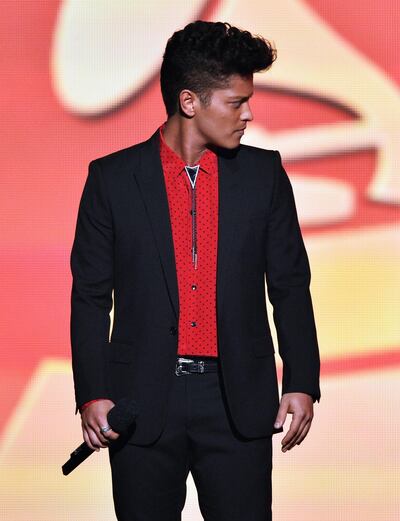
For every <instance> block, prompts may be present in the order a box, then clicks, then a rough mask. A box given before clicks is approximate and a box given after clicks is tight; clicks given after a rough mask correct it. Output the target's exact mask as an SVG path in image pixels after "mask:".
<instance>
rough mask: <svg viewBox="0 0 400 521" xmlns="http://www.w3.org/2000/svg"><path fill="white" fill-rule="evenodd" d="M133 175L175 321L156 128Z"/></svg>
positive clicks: (175, 282)
mask: <svg viewBox="0 0 400 521" xmlns="http://www.w3.org/2000/svg"><path fill="white" fill-rule="evenodd" d="M134 175H135V178H136V181H137V184H138V186H139V190H140V192H141V195H142V197H143V201H144V203H145V206H146V209H147V214H148V218H149V220H150V223H151V228H152V230H153V235H154V239H155V241H156V244H157V248H158V251H159V254H160V262H161V266H162V269H163V273H164V277H165V281H166V284H167V287H168V292H169V297H170V301H171V305H172V308H173V311H174V313H175V316H176V319H177V320H178V316H179V298H178V280H177V275H176V264H175V252H174V243H173V237H172V227H171V220H170V215H169V206H168V196H167V189H166V186H165V181H164V173H163V170H162V165H161V159H160V153H159V145H158V130H157V131H156V132H155V133H154V134H153V135H152V136H151V138H150V139H149V140H148V141H146V142H145V143H144V144H143V150H142V153H141V161H140V166H139V169H138V171H136V172H134Z"/></svg>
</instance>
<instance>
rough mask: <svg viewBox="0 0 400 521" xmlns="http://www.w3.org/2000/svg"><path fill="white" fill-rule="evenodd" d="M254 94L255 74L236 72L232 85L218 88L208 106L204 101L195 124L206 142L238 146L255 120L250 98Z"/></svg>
mask: <svg viewBox="0 0 400 521" xmlns="http://www.w3.org/2000/svg"><path fill="white" fill-rule="evenodd" d="M252 95H253V75H252V74H251V75H250V76H246V77H243V76H239V75H236V74H235V75H232V76H231V77H230V83H229V85H228V87H224V88H222V89H215V90H214V91H212V93H211V100H210V102H209V104H208V105H203V104H202V103H201V102H200V101H199V103H198V106H197V110H196V114H195V117H194V123H195V127H196V130H197V132H198V137H199V140H201V141H203V143H204V144H205V145H214V146H218V147H223V148H236V147H237V146H238V145H239V144H240V138H241V137H242V136H243V134H244V129H245V128H246V125H247V122H248V121H251V120H252V119H253V114H252V112H251V110H250V105H249V99H250V97H251V96H252Z"/></svg>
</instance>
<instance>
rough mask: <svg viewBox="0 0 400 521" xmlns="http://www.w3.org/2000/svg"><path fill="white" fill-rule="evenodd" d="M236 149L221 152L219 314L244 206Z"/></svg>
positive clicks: (219, 172) (219, 184) (219, 165)
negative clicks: (225, 152) (236, 232)
mask: <svg viewBox="0 0 400 521" xmlns="http://www.w3.org/2000/svg"><path fill="white" fill-rule="evenodd" d="M239 174H240V172H239V169H238V166H237V161H236V156H235V152H234V151H233V152H232V153H230V152H228V153H227V154H224V155H221V153H219V154H218V249H217V316H221V314H222V304H223V298H224V295H225V287H226V285H227V284H228V281H229V280H231V276H230V265H231V259H232V255H231V249H232V244H233V242H234V240H235V231H236V230H237V226H238V223H239V219H240V211H241V209H242V208H243V201H242V200H241V195H242V194H241V190H240V183H239Z"/></svg>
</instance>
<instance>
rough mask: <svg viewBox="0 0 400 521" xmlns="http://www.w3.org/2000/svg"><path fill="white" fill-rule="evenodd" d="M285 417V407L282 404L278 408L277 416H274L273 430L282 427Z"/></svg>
mask: <svg viewBox="0 0 400 521" xmlns="http://www.w3.org/2000/svg"><path fill="white" fill-rule="evenodd" d="M286 415H287V406H286V405H284V404H281V406H280V407H279V411H278V414H277V416H276V420H275V423H274V427H275V429H279V428H280V427H282V426H283V424H284V423H285V420H286Z"/></svg>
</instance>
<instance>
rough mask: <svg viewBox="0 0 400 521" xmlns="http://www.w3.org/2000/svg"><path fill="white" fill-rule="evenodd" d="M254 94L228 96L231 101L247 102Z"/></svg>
mask: <svg viewBox="0 0 400 521" xmlns="http://www.w3.org/2000/svg"><path fill="white" fill-rule="evenodd" d="M253 94H254V92H252V93H251V94H250V95H249V96H228V98H229V99H231V100H238V101H239V100H240V101H247V100H248V99H250V98H251V97H252V96H253Z"/></svg>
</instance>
